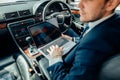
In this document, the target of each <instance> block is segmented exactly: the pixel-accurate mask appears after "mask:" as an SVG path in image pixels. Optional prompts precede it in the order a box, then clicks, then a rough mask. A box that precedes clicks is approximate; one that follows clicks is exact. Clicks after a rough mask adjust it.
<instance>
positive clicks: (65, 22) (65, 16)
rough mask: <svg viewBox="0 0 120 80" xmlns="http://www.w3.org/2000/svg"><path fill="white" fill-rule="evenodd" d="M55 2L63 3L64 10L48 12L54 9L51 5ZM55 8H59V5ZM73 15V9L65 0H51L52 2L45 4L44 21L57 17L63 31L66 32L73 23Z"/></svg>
mask: <svg viewBox="0 0 120 80" xmlns="http://www.w3.org/2000/svg"><path fill="white" fill-rule="evenodd" d="M55 4H59V5H61V8H62V10H57V11H55V12H50V13H49V14H48V11H52V10H49V9H50V7H51V6H53V5H55ZM55 8H57V7H55ZM58 9H59V8H58ZM71 15H72V13H71V9H70V8H69V6H68V5H67V4H66V3H64V2H63V1H58V0H57V1H56V0H51V1H50V2H48V3H47V4H46V5H45V7H44V9H43V13H42V19H43V21H46V20H49V19H52V18H56V19H57V22H58V25H59V28H60V30H61V32H63V33H64V32H65V31H67V29H68V28H69V27H70V25H71V24H72V17H71Z"/></svg>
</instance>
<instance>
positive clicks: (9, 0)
mask: <svg viewBox="0 0 120 80" xmlns="http://www.w3.org/2000/svg"><path fill="white" fill-rule="evenodd" d="M17 1H36V0H0V4H1V3H9V2H17ZM38 1H39V0H38Z"/></svg>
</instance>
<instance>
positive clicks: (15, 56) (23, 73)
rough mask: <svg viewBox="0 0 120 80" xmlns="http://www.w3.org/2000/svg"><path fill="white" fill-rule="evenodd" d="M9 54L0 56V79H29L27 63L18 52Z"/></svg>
mask: <svg viewBox="0 0 120 80" xmlns="http://www.w3.org/2000/svg"><path fill="white" fill-rule="evenodd" d="M9 54H10V55H9ZM9 54H4V56H0V80H4V79H5V80H30V73H29V72H28V69H29V65H28V64H27V62H26V60H25V59H24V57H23V56H22V55H21V54H20V52H15V53H9Z"/></svg>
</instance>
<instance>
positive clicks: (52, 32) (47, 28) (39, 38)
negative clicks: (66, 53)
mask: <svg viewBox="0 0 120 80" xmlns="http://www.w3.org/2000/svg"><path fill="white" fill-rule="evenodd" d="M28 30H29V31H30V33H31V36H32V38H33V40H34V42H35V44H36V46H37V48H40V47H42V46H44V45H45V44H47V43H49V42H51V41H53V40H55V39H57V38H58V37H60V36H61V32H60V30H59V28H58V27H56V26H55V25H53V24H51V23H49V22H42V23H37V24H34V25H31V26H29V27H28Z"/></svg>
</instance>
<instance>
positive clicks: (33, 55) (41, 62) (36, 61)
mask: <svg viewBox="0 0 120 80" xmlns="http://www.w3.org/2000/svg"><path fill="white" fill-rule="evenodd" d="M34 23H35V20H34V19H33V18H31V19H26V20H22V21H17V22H13V23H9V24H8V25H7V27H8V30H9V32H10V34H11V36H12V38H13V40H14V42H15V43H16V45H17V46H18V48H19V49H20V50H21V52H22V53H23V54H24V55H26V56H27V58H28V59H29V63H31V66H33V69H34V71H35V73H37V74H42V73H43V75H45V76H46V77H47V80H50V77H49V73H48V72H47V69H46V68H47V66H48V60H47V59H45V58H44V57H43V56H42V55H41V54H40V53H39V52H38V50H37V48H36V46H35V44H34V41H33V40H32V38H31V35H30V33H29V31H28V26H30V25H33V24H34ZM41 69H42V72H41ZM45 80H46V79H45Z"/></svg>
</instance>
